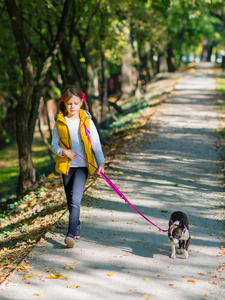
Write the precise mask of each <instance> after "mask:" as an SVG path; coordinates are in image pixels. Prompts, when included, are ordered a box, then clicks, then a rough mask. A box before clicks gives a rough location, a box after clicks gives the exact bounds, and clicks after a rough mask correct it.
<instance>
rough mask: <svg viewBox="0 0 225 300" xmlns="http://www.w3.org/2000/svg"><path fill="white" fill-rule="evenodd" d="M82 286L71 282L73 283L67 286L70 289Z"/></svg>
mask: <svg viewBox="0 0 225 300" xmlns="http://www.w3.org/2000/svg"><path fill="white" fill-rule="evenodd" d="M79 287H80V285H76V284H71V285H68V286H67V288H69V289H78V288H79Z"/></svg>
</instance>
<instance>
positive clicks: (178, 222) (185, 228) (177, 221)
mask: <svg viewBox="0 0 225 300" xmlns="http://www.w3.org/2000/svg"><path fill="white" fill-rule="evenodd" d="M173 224H174V225H177V226H179V225H180V221H179V220H176V221H175V222H173ZM186 231H187V227H186V226H185V225H184V230H183V234H185V232H186Z"/></svg>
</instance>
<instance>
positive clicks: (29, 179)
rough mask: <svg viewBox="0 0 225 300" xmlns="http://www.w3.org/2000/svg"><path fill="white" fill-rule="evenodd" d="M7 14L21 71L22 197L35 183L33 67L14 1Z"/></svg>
mask: <svg viewBox="0 0 225 300" xmlns="http://www.w3.org/2000/svg"><path fill="white" fill-rule="evenodd" d="M5 3H6V8H7V12H8V15H9V18H10V22H11V25H12V29H13V33H14V36H15V40H16V46H17V50H18V53H19V57H20V63H21V66H22V70H23V86H22V93H21V96H20V97H19V100H18V104H17V107H16V134H17V144H18V156H19V168H20V174H19V181H18V187H17V195H18V196H21V195H23V194H24V193H25V192H26V191H27V190H28V189H29V188H30V187H31V186H32V184H33V183H34V182H35V170H34V167H33V163H32V158H31V147H30V144H29V131H28V126H27V124H28V118H29V107H30V105H31V98H32V93H33V65H32V61H31V58H30V56H29V54H28V51H27V45H26V42H25V35H24V31H23V26H22V21H21V18H20V16H19V13H18V7H17V5H16V2H15V0H5Z"/></svg>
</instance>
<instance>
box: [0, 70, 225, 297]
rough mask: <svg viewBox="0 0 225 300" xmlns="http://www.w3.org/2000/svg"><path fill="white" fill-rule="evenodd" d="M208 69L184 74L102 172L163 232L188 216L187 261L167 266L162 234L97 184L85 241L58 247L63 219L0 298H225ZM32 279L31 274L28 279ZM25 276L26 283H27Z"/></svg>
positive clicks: (86, 216)
mask: <svg viewBox="0 0 225 300" xmlns="http://www.w3.org/2000/svg"><path fill="white" fill-rule="evenodd" d="M214 93H215V79H214V78H213V76H212V74H211V72H209V70H208V69H204V68H199V69H197V70H195V71H193V72H189V73H184V74H183V75H182V78H181V79H180V80H179V82H178V84H177V85H176V87H175V90H174V92H173V94H172V95H171V96H170V97H169V98H168V99H167V101H166V102H165V103H163V104H162V105H161V106H160V107H159V108H158V109H157V112H156V113H155V114H154V116H153V117H151V119H150V120H149V121H148V122H147V124H146V126H145V127H144V128H143V129H142V130H141V131H140V132H138V133H137V135H136V136H134V137H133V139H135V143H132V142H131V143H130V142H127V145H126V147H124V148H123V150H122V151H121V153H118V154H116V157H115V159H114V161H113V162H112V163H111V164H110V168H109V169H108V171H107V175H108V176H109V178H110V179H111V180H112V181H113V182H114V183H115V184H116V185H117V186H118V187H119V188H120V189H121V190H122V192H123V193H124V195H125V196H126V197H127V198H128V199H129V201H130V202H131V203H132V204H133V205H135V206H136V207H137V208H138V209H139V210H140V211H141V212H142V213H144V214H145V215H146V216H147V217H148V218H150V219H151V221H152V222H154V223H156V224H157V225H158V226H160V227H162V228H164V229H167V228H168V220H169V217H170V214H171V213H172V212H173V211H175V210H182V211H184V212H186V214H187V215H188V218H189V222H190V230H191V236H192V239H191V244H190V251H189V258H188V259H186V260H184V259H181V258H180V257H179V255H178V258H177V259H175V260H173V259H171V258H170V257H169V256H170V245H169V242H168V238H167V235H166V233H162V232H160V231H159V230H158V229H157V228H155V227H153V226H152V225H150V224H149V223H147V222H146V221H145V220H144V219H143V218H141V217H140V216H139V215H138V214H137V213H136V212H135V211H134V210H132V208H130V207H129V206H128V205H127V204H124V202H123V201H122V200H121V199H120V198H119V197H118V196H117V195H116V194H115V193H114V192H113V191H112V190H111V189H110V188H109V187H108V186H107V185H106V183H105V182H104V181H103V180H102V179H100V178H99V179H98V180H97V182H96V183H95V184H94V185H93V186H92V187H91V188H90V189H89V192H88V194H89V195H90V197H91V201H90V204H87V205H86V206H83V208H82V219H81V221H82V237H81V239H80V240H79V241H78V242H77V243H76V245H75V248H73V249H66V248H65V246H64V244H63V239H64V236H63V234H64V233H65V230H66V229H65V226H66V222H67V218H68V217H67V216H65V217H64V219H62V220H61V222H60V224H59V225H60V226H58V228H56V227H55V228H54V230H52V231H51V232H49V233H47V234H46V236H45V239H43V240H42V241H40V242H39V244H38V245H37V247H35V248H34V250H33V251H32V252H31V253H30V255H29V256H28V257H27V258H26V260H25V261H24V262H23V263H24V264H25V265H22V266H24V268H25V269H26V268H27V267H26V266H27V265H29V266H31V267H33V269H30V270H29V273H24V272H23V270H21V272H18V271H15V272H13V273H12V275H11V276H10V278H9V279H10V281H5V283H4V284H2V286H1V290H0V295H1V299H10V300H14V299H16V300H26V299H29V300H30V299H33V298H35V297H36V298H38V299H55V300H57V299H69V300H70V299H79V300H103V299H104V300H114V299H118V300H120V299H121V300H128V299H129V300H137V299H148V300H149V299H154V300H164V299H165V300H176V299H225V294H224V277H225V273H224V271H221V269H223V268H222V267H221V266H222V265H223V266H224V256H222V255H221V254H220V253H219V252H222V250H221V249H220V247H221V242H222V238H223V234H224V233H223V226H224V225H223V222H222V218H223V212H224V211H223V209H222V207H221V203H222V198H223V195H222V190H221V180H223V178H222V172H221V169H222V164H221V156H222V151H221V149H220V142H219V138H218V134H217V132H216V131H217V129H218V126H219V123H218V116H217V110H216V103H215V97H214ZM26 275H28V276H26ZM30 275H31V277H29V276H30Z"/></svg>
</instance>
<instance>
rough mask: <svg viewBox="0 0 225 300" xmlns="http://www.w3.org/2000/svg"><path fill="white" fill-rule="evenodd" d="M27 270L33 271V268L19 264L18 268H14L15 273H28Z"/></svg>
mask: <svg viewBox="0 0 225 300" xmlns="http://www.w3.org/2000/svg"><path fill="white" fill-rule="evenodd" d="M29 269H33V267H31V266H29V265H26V264H21V265H20V266H18V267H16V270H17V271H28V270H29Z"/></svg>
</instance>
